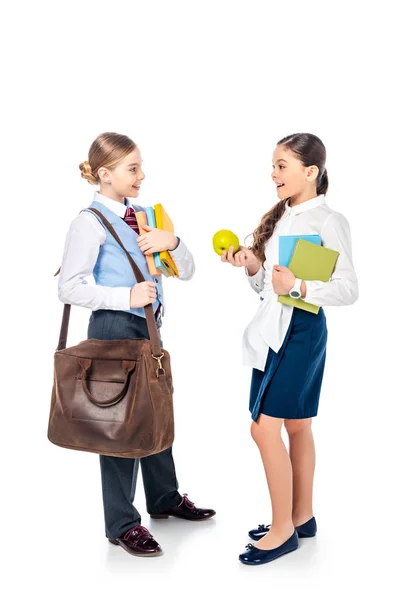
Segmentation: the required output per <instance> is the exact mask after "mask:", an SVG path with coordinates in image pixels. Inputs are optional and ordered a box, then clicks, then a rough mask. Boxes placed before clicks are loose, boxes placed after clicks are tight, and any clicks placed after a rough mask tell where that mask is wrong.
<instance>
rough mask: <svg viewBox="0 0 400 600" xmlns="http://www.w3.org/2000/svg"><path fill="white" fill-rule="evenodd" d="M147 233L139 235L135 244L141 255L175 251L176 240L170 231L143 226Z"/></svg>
mask: <svg viewBox="0 0 400 600" xmlns="http://www.w3.org/2000/svg"><path fill="white" fill-rule="evenodd" d="M143 229H144V230H145V231H147V233H144V234H143V235H139V237H138V238H137V243H138V246H139V248H140V250H141V251H142V252H143V254H153V252H162V251H163V250H175V248H176V247H177V246H178V239H177V238H176V236H175V235H174V234H173V233H171V232H170V231H163V230H162V229H156V228H155V227H149V226H148V225H143Z"/></svg>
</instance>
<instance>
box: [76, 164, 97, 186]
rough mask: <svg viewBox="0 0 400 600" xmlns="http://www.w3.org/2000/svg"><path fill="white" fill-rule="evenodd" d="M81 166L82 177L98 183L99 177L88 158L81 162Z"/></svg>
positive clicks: (92, 182)
mask: <svg viewBox="0 0 400 600" xmlns="http://www.w3.org/2000/svg"><path fill="white" fill-rule="evenodd" d="M79 168H80V170H81V177H82V178H83V179H86V181H88V182H89V183H91V184H95V183H97V178H96V177H95V176H94V175H93V173H92V167H91V166H90V163H89V161H88V160H84V161H83V162H81V163H80V165H79Z"/></svg>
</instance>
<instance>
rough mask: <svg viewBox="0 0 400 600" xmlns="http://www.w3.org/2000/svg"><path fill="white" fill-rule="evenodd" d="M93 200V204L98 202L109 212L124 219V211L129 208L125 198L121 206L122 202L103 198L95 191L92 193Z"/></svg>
mask: <svg viewBox="0 0 400 600" xmlns="http://www.w3.org/2000/svg"><path fill="white" fill-rule="evenodd" d="M93 200H94V202H100V203H101V204H104V206H106V207H107V208H108V209H109V210H112V211H113V212H114V213H115V214H116V215H118V216H119V217H122V218H124V216H125V213H126V209H127V208H129V206H130V202H129V200H128V198H125V204H122V202H118V200H112V199H111V198H108V197H107V196H103V194H100V193H99V192H97V191H96V192H95V193H94V198H93Z"/></svg>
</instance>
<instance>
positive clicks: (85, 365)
mask: <svg viewBox="0 0 400 600" xmlns="http://www.w3.org/2000/svg"><path fill="white" fill-rule="evenodd" d="M79 363H80V365H81V367H82V372H81V375H80V377H78V379H81V381H82V387H83V391H84V392H85V394H86V396H87V397H88V399H89V400H90V402H92V403H93V404H95V405H96V406H99V407H100V408H109V407H110V406H114V405H115V404H118V402H120V400H122V398H123V397H124V396H125V394H126V392H127V390H128V387H129V376H130V374H131V373H132V371H134V370H135V367H136V362H135V361H131V360H123V361H122V369H123V370H124V372H125V381H124V385H123V388H122V390H121V391H120V392H119V393H118V394H116V395H115V396H114V397H113V398H110V400H106V401H102V402H101V401H100V400H96V398H95V397H94V396H92V394H91V393H90V391H89V388H88V385H87V381H90V379H88V371H89V369H90V367H91V366H92V359H91V358H81V359H80V360H79Z"/></svg>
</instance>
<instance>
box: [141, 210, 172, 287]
mask: <svg viewBox="0 0 400 600" xmlns="http://www.w3.org/2000/svg"><path fill="white" fill-rule="evenodd" d="M145 210H146V217H147V223H148V224H149V227H155V228H156V227H157V225H156V216H155V213H154V208H153V207H152V206H146V208H145ZM153 258H154V264H155V265H156V269H157V270H158V271H160V273H163V275H165V276H166V277H170V273H169V271H168V270H167V269H166V268H165V266H164V264H163V262H162V261H161V259H160V253H159V252H154V253H153Z"/></svg>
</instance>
